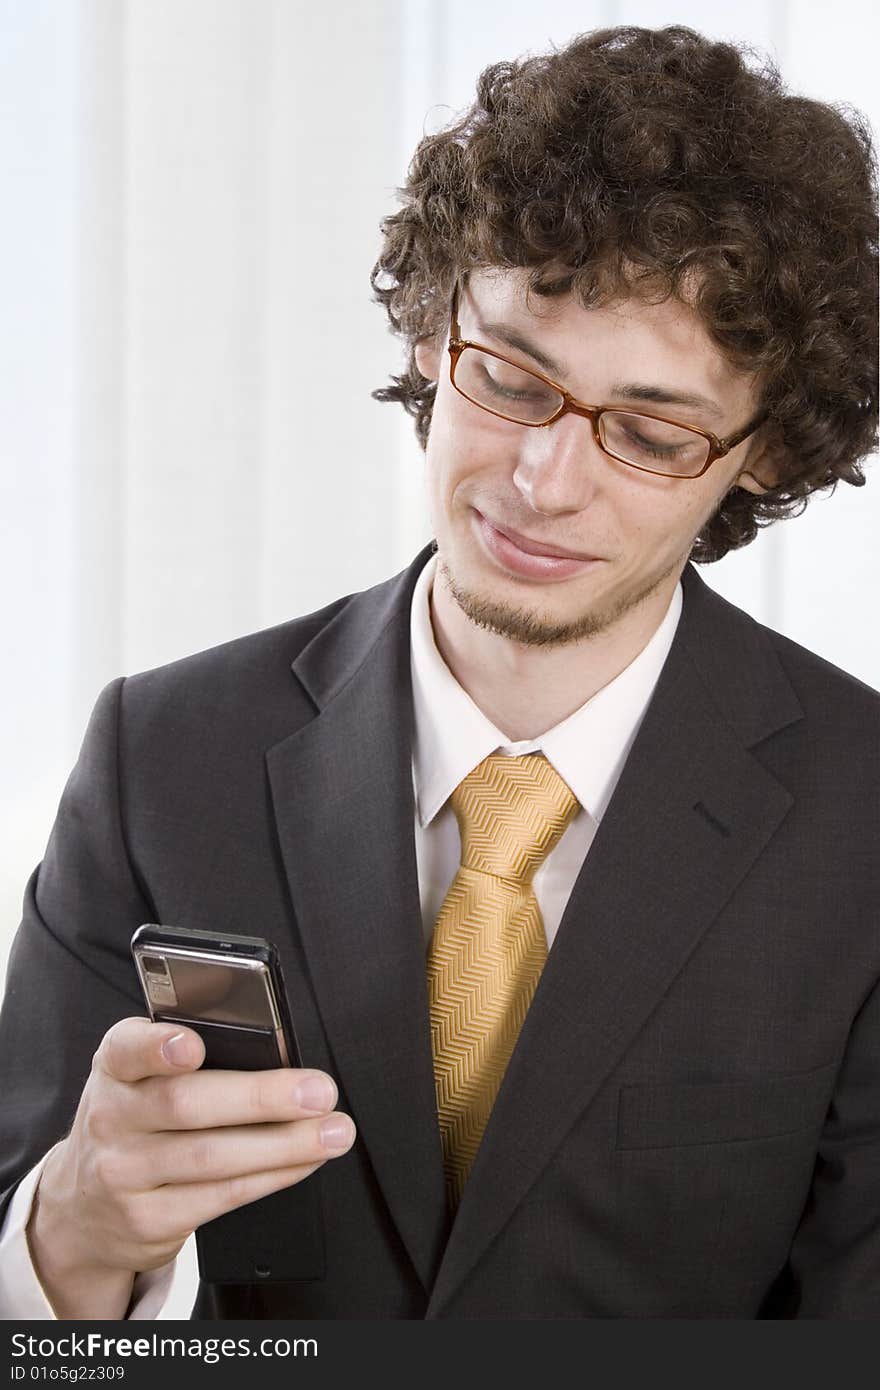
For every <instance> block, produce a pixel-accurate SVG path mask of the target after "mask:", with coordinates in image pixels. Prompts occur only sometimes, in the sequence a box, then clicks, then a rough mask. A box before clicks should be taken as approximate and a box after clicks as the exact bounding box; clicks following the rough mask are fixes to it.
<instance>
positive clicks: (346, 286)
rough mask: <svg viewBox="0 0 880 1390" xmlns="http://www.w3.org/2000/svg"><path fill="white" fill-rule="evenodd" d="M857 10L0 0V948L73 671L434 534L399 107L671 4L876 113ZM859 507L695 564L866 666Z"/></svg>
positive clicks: (527, 1)
mask: <svg viewBox="0 0 880 1390" xmlns="http://www.w3.org/2000/svg"><path fill="white" fill-rule="evenodd" d="M873 8H874V7H873V6H872V5H871V4H869V3H868V0H838V3H836V4H835V5H834V6H833V7H828V6H826V5H820V4H818V3H815V4H814V3H810V0H787V3H786V0H777V3H774V0H739V3H738V4H737V5H735V6H726V5H725V6H722V5H719V4H715V5H712V4H707V3H698V2H697V0H690V3H660V2H659V0H639V2H638V3H635V2H634V3H619V4H615V3H593V4H589V3H583V0H539V3H536V2H535V0H483V2H482V3H474V0H468V3H465V0H335V3H333V4H328V5H324V6H322V5H317V4H315V3H314V0H0V206H2V210H3V211H2V216H0V304H2V314H0V480H2V499H0V500H2V507H0V528H2V544H0V593H2V595H3V603H4V622H3V635H4V640H3V658H4V659H3V670H4V671H5V679H4V680H3V682H2V689H0V700H2V719H0V729H2V743H0V759H2V762H0V767H2V795H0V843H2V846H3V855H2V872H0V973H2V970H3V963H4V961H5V955H6V951H7V949H8V944H9V939H10V936H11V933H12V931H14V929H15V926H16V925H17V922H18V916H19V912H20V903H21V893H22V889H23V886H24V882H25V879H26V878H27V875H28V873H29V872H30V870H31V868H32V867H33V864H34V863H35V862H37V860H38V859H39V858H40V856H41V854H42V851H43V847H44V845H45V841H46V837H47V835H48V831H49V829H50V826H51V822H52V819H53V816H54V812H55V807H56V805H57V800H58V797H59V795H60V792H61V788H62V786H63V783H64V780H65V777H66V775H67V772H68V771H69V768H70V766H71V764H72V762H73V760H74V758H75V756H76V751H77V748H78V746H79V742H80V739H81V737H82V733H83V729H84V727H85V723H86V720H87V717H88V713H89V710H90V708H91V706H92V704H93V703H94V700H95V697H96V695H97V693H98V691H99V689H100V688H101V687H102V686H103V685H104V684H105V683H106V682H107V681H108V680H110V679H111V678H112V677H113V676H115V675H118V674H120V673H127V672H131V671H135V670H140V669H143V668H145V667H149V666H153V665H156V664H158V663H161V662H165V661H168V660H171V659H173V658H175V657H177V656H181V655H184V654H185V653H188V652H191V651H195V650H198V649H200V648H203V647H207V646H211V645H213V644H215V643H217V642H221V641H223V640H225V639H227V638H230V637H233V636H236V635H238V634H240V633H244V632H248V631H252V630H254V629H257V628H260V627H265V626H268V625H270V624H272V623H276V622H281V621H283V620H285V619H287V618H289V617H292V616H295V615H297V614H300V613H304V612H307V611H309V610H310V609H312V608H315V607H317V606H319V605H321V604H323V603H326V602H328V601H330V600H331V599H333V598H336V597H337V596H338V595H340V594H342V593H345V592H349V591H351V590H353V589H360V588H363V587H365V586H367V585H369V584H371V583H374V582H376V581H378V580H380V579H383V578H386V577H387V576H389V575H390V574H392V573H394V572H396V571H397V570H399V569H401V568H402V567H403V566H404V565H405V564H407V563H408V561H409V560H410V559H411V558H412V556H413V554H414V553H415V551H416V550H417V549H418V548H419V547H420V546H421V545H423V544H424V542H425V541H426V540H427V539H428V538H429V536H430V530H429V526H428V521H427V515H426V512H425V509H424V503H423V497H422V481H421V480H422V467H423V463H422V454H421V452H420V450H419V449H418V447H417V445H416V443H415V439H414V436H413V434H412V426H411V423H410V422H409V420H408V419H406V418H404V416H403V413H402V411H400V410H399V409H396V408H394V407H392V406H381V405H378V404H377V403H376V402H374V401H372V400H371V399H370V391H371V390H372V389H373V388H374V387H376V386H379V385H383V384H385V382H386V380H387V378H388V375H389V373H390V372H391V371H392V370H396V369H398V367H399V365H400V361H401V354H400V350H399V348H398V346H397V344H396V343H395V341H394V340H393V339H392V337H391V336H390V335H389V333H388V331H387V329H386V326H385V316H384V312H383V311H382V310H381V309H380V308H379V307H378V306H376V305H373V304H372V303H371V294H370V288H369V280H368V277H369V272H370V268H371V266H372V264H373V261H374V260H375V256H376V252H377V249H378V245H379V231H378V228H379V221H380V218H381V217H382V216H383V215H384V214H386V213H387V212H389V211H391V210H393V208H394V207H395V206H396V204H395V201H394V189H395V187H396V185H397V184H399V183H400V182H401V181H402V179H403V177H404V174H405V169H406V164H407V161H408V159H409V156H410V154H411V152H412V149H413V148H414V146H415V143H416V141H417V140H418V138H419V137H420V135H421V134H422V132H423V130H425V129H432V128H436V127H437V126H439V125H441V124H445V123H446V121H447V120H448V119H449V118H450V117H451V115H452V114H453V112H454V111H455V110H456V109H458V108H460V107H462V106H464V105H466V104H468V103H469V102H470V100H471V97H472V92H473V86H474V79H475V76H476V74H477V73H478V72H479V71H480V69H481V68H482V67H483V66H485V65H486V64H487V63H489V62H492V61H496V60H498V59H500V58H510V57H515V56H518V55H520V54H522V53H523V52H525V51H527V50H529V51H540V50H545V49H546V48H547V47H548V46H549V44H550V43H551V42H552V43H555V44H557V45H560V44H563V43H564V42H565V41H566V40H567V39H568V38H570V37H571V36H572V35H573V34H575V33H578V32H582V31H584V30H587V29H591V28H596V27H599V26H602V25H606V24H614V23H635V24H645V25H649V26H659V25H662V24H669V23H685V24H690V25H692V26H693V27H694V28H697V29H700V30H702V31H703V32H704V33H706V34H709V35H711V36H713V37H718V38H733V39H735V40H745V41H746V42H749V43H751V44H753V45H755V46H757V47H758V48H759V49H761V50H763V51H764V52H766V53H768V54H769V55H770V56H771V57H773V58H774V59H775V60H776V61H777V62H778V63H779V65H780V67H781V69H782V72H783V75H784V77H785V79H786V81H787V83H788V84H789V86H790V87H791V88H792V89H794V90H797V91H800V92H803V93H805V94H806V95H808V96H812V97H818V98H820V99H822V100H828V101H845V102H849V103H852V104H854V105H855V106H857V107H859V108H860V109H861V110H862V111H864V112H865V113H866V114H867V115H868V117H869V119H870V120H871V122H872V124H873V126H874V129H875V131H876V130H877V129H878V124H880V122H878V110H877V107H878V97H877V90H878V89H877V78H876V52H877V49H876V40H877V24H876V20H875V19H874V18H873V17H872V10H873ZM337 390H338V393H339V394H338V396H337V394H336V392H337ZM878 532H880V484H878V481H877V477H876V475H875V474H874V473H873V472H871V471H870V470H869V482H868V485H867V486H866V487H864V488H862V489H854V488H848V487H846V486H845V485H844V486H843V487H842V488H841V489H839V490H838V492H837V493H836V494H835V495H834V496H833V497H832V498H830V499H827V498H817V499H814V500H813V501H812V502H811V504H810V506H809V508H808V510H807V512H806V513H805V514H804V515H803V516H802V517H800V518H796V519H794V520H791V521H789V522H786V523H782V524H780V525H777V526H775V527H772V528H770V529H769V530H768V531H766V532H765V533H764V534H762V535H760V536H759V537H758V539H757V541H756V542H755V543H754V545H752V546H750V547H748V548H747V549H746V550H745V551H743V552H742V553H741V554H735V555H732V556H730V557H728V558H727V559H726V560H724V561H722V562H721V563H720V564H718V565H717V566H712V567H710V568H703V569H702V570H701V573H702V575H703V577H704V578H706V579H708V581H709V582H710V583H711V584H712V585H713V586H714V587H716V588H718V589H719V590H721V591H722V592H723V593H725V594H726V595H727V596H728V597H731V598H732V599H733V600H734V601H735V602H738V603H740V604H741V605H742V606H743V607H745V608H747V609H748V610H749V611H751V612H753V613H754V614H755V615H756V616H757V617H759V618H760V619H761V620H762V621H765V622H769V623H770V624H771V625H772V626H774V627H777V628H778V629H780V630H781V631H784V632H785V633H787V634H788V635H789V636H792V637H793V638H795V640H797V641H800V642H802V643H803V644H804V645H806V646H809V647H811V648H812V649H813V650H815V651H819V652H821V653H822V654H823V655H825V656H827V657H828V658H829V659H830V660H832V661H834V662H836V663H837V664H838V665H841V666H843V667H845V668H846V669H847V670H850V671H852V672H854V673H855V674H856V675H858V676H859V677H860V678H861V679H863V680H865V681H867V682H868V683H870V684H872V685H877V686H880V637H878V626H877V623H876V619H875V616H874V611H873V610H874V608H875V603H876V594H877V591H878V579H880V565H878V559H877V542H876V537H877V535H878ZM185 1275H186V1277H185V1278H184V1280H183V1281H182V1287H181V1291H180V1292H179V1293H178V1294H177V1295H176V1296H175V1301H174V1302H173V1303H172V1305H171V1308H170V1310H169V1314H170V1315H171V1316H185V1315H186V1312H187V1311H188V1307H189V1299H190V1298H191V1292H189V1291H188V1290H189V1289H190V1288H191V1279H192V1267H191V1264H190V1265H189V1266H188V1268H187V1270H186V1271H185ZM187 1280H188V1281H190V1282H189V1283H187Z"/></svg>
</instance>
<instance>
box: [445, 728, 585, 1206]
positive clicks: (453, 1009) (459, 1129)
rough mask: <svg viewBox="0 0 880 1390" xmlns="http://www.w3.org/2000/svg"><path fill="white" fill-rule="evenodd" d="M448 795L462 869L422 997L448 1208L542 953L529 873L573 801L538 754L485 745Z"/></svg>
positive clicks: (566, 818)
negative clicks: (427, 1010)
mask: <svg viewBox="0 0 880 1390" xmlns="http://www.w3.org/2000/svg"><path fill="white" fill-rule="evenodd" d="M450 800H451V802H452V807H453V810H454V811H455V815H456V819H457V820H458V828H459V831H460V834H461V867H460V868H459V870H458V872H457V874H456V876H455V878H454V879H453V881H452V885H451V887H450V889H449V892H448V893H447V895H446V898H445V900H444V902H443V906H442V907H441V909H440V915H439V916H438V918H437V923H436V926H435V927H434V935H433V939H432V941H431V948H430V951H429V953H428V998H429V1001H430V1007H431V1033H432V1042H433V1049H434V1077H435V1081H436V1088H437V1115H438V1120H439V1124H440V1132H441V1136H442V1139H443V1153H444V1160H445V1170H446V1187H447V1194H448V1197H449V1200H450V1203H451V1205H452V1206H453V1208H454V1207H455V1205H456V1204H457V1202H458V1200H459V1198H460V1197H461V1192H462V1189H463V1187H464V1184H465V1181H466V1179H467V1175H468V1172H469V1171H470V1167H471V1164H472V1163H473V1160H474V1158H475V1156H476V1152H477V1149H478V1148H479V1145H480V1140H481V1138H482V1135H483V1130H484V1128H485V1125H486V1121H487V1120H488V1118H489V1114H490V1112H491V1110H492V1106H493V1105H494V1103H495V1097H496V1096H497V1094H498V1090H499V1088H500V1086H501V1080H502V1077H503V1076H504V1072H505V1069H506V1067H507V1063H508V1061H509V1059H510V1054H511V1053H512V1051H513V1048H514V1044H515V1043H516V1039H517V1037H518V1035H519V1031H520V1028H521V1027H522V1024H523V1020H524V1019H525V1016H526V1012H527V1010H528V1007H529V1004H530V1003H531V1000H532V995H533V994H534V992H535V986H536V985H537V983H538V977H539V976H540V974H541V970H542V968H543V965H544V961H545V959H546V957H547V938H546V936H545V933H544V923H543V921H542V919H541V912H540V908H539V907H538V901H537V898H536V897H535V894H534V890H533V889H532V877H533V875H534V873H535V870H536V869H537V868H538V866H539V865H540V864H541V863H542V861H543V860H544V859H545V858H546V856H547V855H548V854H549V853H550V851H551V849H553V847H554V846H555V845H556V844H557V843H558V842H559V840H560V838H561V836H562V833H563V831H564V830H565V828H566V826H567V825H568V824H569V822H570V821H571V820H572V818H573V817H574V814H575V812H576V811H577V809H578V802H577V800H576V798H575V797H574V795H573V793H572V792H571V790H570V789H569V788H568V787H567V786H566V784H565V782H564V781H563V780H562V778H561V777H560V776H559V773H558V772H557V771H556V770H555V768H553V767H552V766H551V765H550V763H548V761H547V759H546V758H545V757H544V755H543V754H541V753H530V754H526V755H525V756H524V757H516V758H513V757H507V756H506V755H505V754H503V753H492V754H491V755H490V756H489V757H488V758H484V759H483V761H482V762H481V763H480V764H479V766H478V767H476V768H474V770H473V772H471V773H469V775H468V776H467V777H465V779H464V781H462V782H461V783H459V785H458V787H456V789H455V791H454V792H453V793H452V796H451V798H450Z"/></svg>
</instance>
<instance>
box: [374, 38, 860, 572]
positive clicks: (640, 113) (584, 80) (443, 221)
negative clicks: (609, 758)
mask: <svg viewBox="0 0 880 1390" xmlns="http://www.w3.org/2000/svg"><path fill="white" fill-rule="evenodd" d="M749 59H750V60H753V61H752V65H751V66H750V65H749V62H748V61H747V60H749ZM400 196H401V200H402V203H403V206H402V208H401V210H400V211H399V212H396V213H395V214H393V215H392V216H389V217H387V218H386V219H385V220H384V221H383V223H382V232H383V244H382V249H381V254H380V256H379V259H378V261H377V262H376V265H375V266H374V268H373V273H372V277H371V283H372V286H373V290H374V293H375V297H376V299H377V301H378V302H380V303H381V304H384V306H385V309H386V311H387V313H388V317H389V320H390V322H391V326H392V328H393V330H394V331H395V332H396V333H399V334H401V335H402V337H403V338H404V340H405V343H406V344H407V348H408V361H407V365H406V369H405V370H404V372H403V373H402V375H401V376H399V377H393V378H392V381H393V383H394V384H393V385H392V386H389V387H385V388H383V389H381V390H378V391H374V392H373V395H374V396H375V398H376V399H377V400H381V401H400V402H401V403H402V405H403V406H404V408H405V409H406V410H407V411H408V412H409V413H410V414H411V415H413V416H414V417H415V422H416V433H417V435H418V438H419V441H420V443H421V445H422V447H423V448H424V447H425V444H426V443H427V438H428V431H429V427H430V422H431V412H432V408H433V403H434V395H435V390H436V384H435V383H434V382H430V381H426V379H425V378H424V377H423V376H422V375H421V373H420V372H419V370H418V368H417V366H416V363H415V355H414V349H415V345H416V343H417V342H418V341H419V340H423V339H426V338H433V337H437V338H438V339H439V338H441V337H442V335H443V334H445V332H446V328H447V326H448V313H449V304H450V299H451V295H452V291H453V286H454V284H455V282H456V280H457V279H458V278H459V277H460V276H462V275H465V274H466V273H467V271H468V270H471V269H475V268H478V267H493V266H494V267H525V268H528V269H529V271H530V274H529V277H528V285H529V289H530V290H531V291H534V292H536V293H538V294H544V295H554V294H563V293H567V292H571V293H573V294H576V295H577V296H578V297H579V299H580V301H581V302H582V303H583V304H584V306H585V307H587V308H589V307H591V306H593V305H597V304H600V303H604V302H607V301H608V300H609V299H611V298H612V297H614V296H615V295H618V294H634V293H638V294H640V295H645V296H646V297H650V298H653V299H658V298H661V299H662V298H664V297H667V296H668V295H670V294H671V295H676V296H677V297H678V298H681V299H682V300H686V302H689V303H691V304H692V305H693V307H694V308H695V309H696V310H697V312H698V313H699V314H700V316H701V319H702V322H703V324H704V327H705V328H706V330H707V332H708V334H709V336H710V338H711V339H712V340H713V341H714V342H715V343H716V344H717V345H718V346H719V348H720V349H721V350H722V352H723V353H724V354H725V356H726V359H727V360H728V361H729V362H730V363H731V365H732V366H734V367H735V368H738V369H741V370H746V371H749V372H754V373H756V374H757V380H759V381H761V382H763V391H762V398H761V403H760V404H761V407H762V408H763V409H765V410H767V412H768V414H769V416H770V424H769V425H767V426H764V427H763V428H764V429H765V430H766V429H768V428H769V429H773V430H774V431H775V436H776V439H777V440H778V444H777V451H778V452H777V456H776V457H777V460H778V462H777V472H776V475H775V478H774V484H775V485H774V486H773V487H771V488H770V489H769V490H768V491H767V492H765V493H764V494H763V495H761V496H755V495H753V494H752V493H750V492H747V491H745V490H744V489H742V488H739V487H733V488H731V490H730V491H729V492H728V493H727V495H726V496H725V497H724V498H723V500H722V502H721V505H720V507H719V509H718V511H717V512H716V514H715V515H714V516H713V517H712V518H711V520H710V521H709V522H708V523H707V524H706V526H705V527H704V528H703V531H702V532H701V533H700V535H699V536H698V538H697V540H696V542H695V544H694V547H693V551H692V553H691V558H692V559H693V560H696V561H699V562H707V561H710V560H717V559H720V558H721V556H722V555H725V554H726V553H727V552H728V551H729V550H733V549H735V548H737V547H739V546H743V545H746V544H747V543H748V542H749V541H751V540H753V539H754V537H755V535H756V533H757V529H758V527H759V526H765V525H768V524H769V523H770V522H772V521H775V520H777V519H779V518H780V517H784V516H789V515H793V514H797V513H798V512H800V511H802V510H803V508H804V507H805V506H806V502H807V498H808V497H809V495H810V494H811V493H813V492H816V491H819V490H827V489H832V490H833V489H834V487H835V486H836V484H837V482H838V481H839V480H841V479H843V480H844V481H845V482H848V483H853V484H856V485H861V484H863V483H864V481H865V478H864V474H863V471H862V469H861V467H860V460H863V459H864V458H865V456H866V455H867V454H869V453H870V452H871V450H872V449H873V447H874V446H875V444H876V440H877V216H876V158H875V154H874V147H873V142H872V137H871V132H870V127H869V126H868V123H867V121H866V119H865V118H864V117H863V116H862V115H861V114H860V113H859V112H858V111H856V110H854V109H853V108H852V107H849V106H843V105H840V104H836V105H834V106H831V105H826V104H824V103H822V102H818V101H811V100H808V99H807V98H805V97H802V96H797V95H792V94H790V93H789V92H787V90H786V89H785V87H784V86H783V84H782V81H781V78H780V75H779V72H778V70H777V69H776V67H775V66H774V65H773V64H772V63H771V62H770V61H769V60H767V59H764V58H762V57H761V56H760V55H757V54H756V53H755V52H754V51H753V50H752V49H750V48H748V47H746V46H744V45H738V46H734V45H732V44H730V43H714V42H711V41H710V40H708V39H706V38H704V37H703V36H701V35H700V34H697V33H695V32H694V31H693V30H692V29H686V28H683V27H681V26H673V27H669V28H665V29H641V28H631V27H618V28H613V29H601V30H597V31H595V32H593V33H589V34H583V35H580V36H579V37H577V38H575V39H574V40H572V42H571V43H569V44H568V45H567V46H566V47H565V48H562V49H560V50H558V51H554V52H552V53H550V54H547V55H540V56H536V57H527V58H525V59H523V60H521V61H518V62H503V63H495V64H494V65H493V66H491V67H488V68H486V70H485V71H484V72H483V73H482V75H481V76H480V78H479V82H478V87H477V97H476V101H475V102H474V104H473V105H472V106H471V107H470V108H469V110H468V111H467V112H466V113H465V114H464V115H463V116H462V117H461V118H460V119H457V120H456V121H455V122H454V123H452V124H451V125H449V126H447V127H446V129H444V130H442V131H441V132H440V133H438V134H433V135H428V136H426V137H425V138H424V139H423V140H422V141H421V142H420V144H419V145H418V148H417V149H416V152H415V155H414V156H413V160H412V163H411V165H410V168H409V171H408V177H407V181H406V184H405V186H404V188H403V189H401V190H400Z"/></svg>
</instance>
